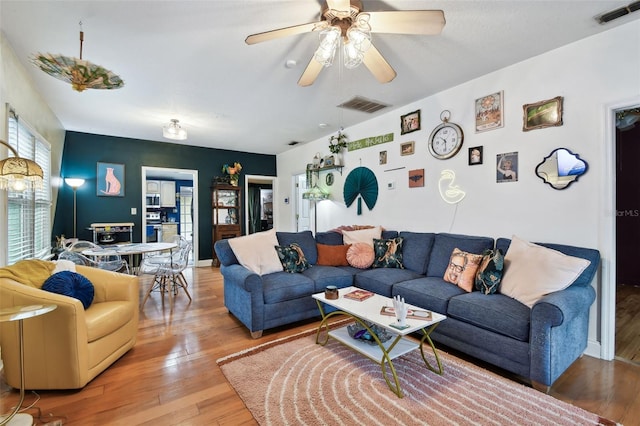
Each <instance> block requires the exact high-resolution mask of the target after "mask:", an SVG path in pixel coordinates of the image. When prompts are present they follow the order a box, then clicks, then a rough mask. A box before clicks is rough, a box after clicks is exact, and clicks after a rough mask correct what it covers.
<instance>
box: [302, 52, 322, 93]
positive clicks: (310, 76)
mask: <svg viewBox="0 0 640 426" xmlns="http://www.w3.org/2000/svg"><path fill="white" fill-rule="evenodd" d="M322 68H324V65H322V64H321V63H320V62H318V61H316V60H315V59H314V58H311V60H310V61H309V65H307V68H305V70H304V72H303V73H302V75H301V76H300V80H298V86H302V87H307V86H311V85H312V84H313V82H314V81H316V78H318V75H319V74H320V71H322Z"/></svg>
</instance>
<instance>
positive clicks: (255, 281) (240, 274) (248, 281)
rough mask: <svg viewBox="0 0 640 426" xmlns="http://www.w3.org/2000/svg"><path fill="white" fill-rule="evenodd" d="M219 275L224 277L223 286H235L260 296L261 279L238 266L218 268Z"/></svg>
mask: <svg viewBox="0 0 640 426" xmlns="http://www.w3.org/2000/svg"><path fill="white" fill-rule="evenodd" d="M220 273H221V274H222V276H223V277H224V281H225V284H228V285H229V284H230V285H235V286H237V287H240V288H241V289H243V290H244V291H248V292H249V293H260V294H262V278H261V277H260V275H258V274H256V273H255V272H252V271H250V270H248V269H247V268H245V267H244V266H242V265H239V264H233V265H228V266H225V265H224V264H223V265H221V266H220Z"/></svg>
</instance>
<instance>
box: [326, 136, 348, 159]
mask: <svg viewBox="0 0 640 426" xmlns="http://www.w3.org/2000/svg"><path fill="white" fill-rule="evenodd" d="M347 138H348V136H347V135H346V134H344V133H342V129H340V130H339V131H338V134H337V135H333V136H331V137H330V138H329V151H331V153H332V154H335V156H336V157H335V161H334V164H335V165H336V166H342V165H343V164H344V163H343V159H342V150H343V149H344V148H346V147H347Z"/></svg>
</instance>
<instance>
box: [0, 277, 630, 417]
mask: <svg viewBox="0 0 640 426" xmlns="http://www.w3.org/2000/svg"><path fill="white" fill-rule="evenodd" d="M187 280H188V281H189V283H193V284H191V285H190V287H189V291H190V292H191V295H192V297H193V302H192V303H191V304H188V303H187V301H188V299H187V298H186V297H185V295H184V294H179V295H178V297H177V299H176V304H175V306H174V309H173V312H170V310H169V306H168V302H167V303H166V304H165V305H164V307H163V305H162V303H161V302H160V300H161V298H160V295H159V294H157V293H153V294H152V296H151V297H150V299H149V300H148V301H147V304H146V306H145V307H144V310H143V311H142V312H141V317H140V326H139V333H138V342H137V344H136V346H135V348H133V349H132V350H131V351H129V352H128V353H127V354H126V355H125V356H123V357H122V358H121V359H120V360H118V361H117V362H116V363H115V364H113V365H112V366H111V367H109V368H108V369H107V370H106V371H105V372H103V373H102V374H101V375H99V376H98V377H97V378H95V379H94V380H93V381H92V382H90V383H89V384H88V385H87V386H86V387H85V388H83V389H81V390H77V391H42V392H38V393H39V394H40V397H41V399H40V400H39V401H37V402H36V403H35V405H36V406H37V407H39V408H40V409H41V411H42V419H43V421H39V422H37V423H36V424H38V425H40V424H43V423H44V422H46V421H51V420H53V419H56V418H59V417H61V418H63V419H64V424H65V425H83V426H91V425H127V426H129V425H154V426H156V425H255V424H256V423H255V421H254V420H253V417H252V416H251V414H250V413H249V412H248V410H247V409H246V408H245V406H244V404H243V402H242V400H241V399H240V398H239V397H238V396H237V395H236V393H235V391H234V390H233V388H232V387H231V386H230V385H229V384H228V383H227V381H226V379H225V377H224V376H223V375H222V373H221V371H220V369H219V368H218V366H217V364H216V360H217V359H218V358H221V357H223V356H225V355H229V354H232V353H235V352H237V351H240V350H242V349H245V348H249V347H252V346H255V345H257V344H260V343H263V342H266V341H269V340H273V339H276V338H279V337H283V336H286V335H290V334H292V333H294V332H297V331H301V330H306V329H309V328H311V327H314V326H315V325H316V324H317V321H307V322H304V323H299V324H296V325H295V326H288V327H282V328H279V329H276V330H269V331H266V332H265V335H264V336H263V337H262V338H261V339H258V340H253V339H251V337H250V336H249V332H248V330H247V329H246V328H245V327H244V326H243V325H241V324H240V322H239V321H237V320H236V319H235V318H234V317H233V316H232V315H230V314H229V313H228V312H227V310H226V309H225V307H224V303H223V295H222V277H221V275H220V273H219V271H218V269H216V268H208V267H206V268H195V269H193V271H190V272H189V273H187ZM148 283H149V280H148V279H147V278H145V279H143V280H141V290H140V291H141V299H140V300H142V295H143V294H144V293H143V291H144V290H145V289H146V288H147V285H148ZM445 374H446V366H445ZM247 380H251V377H247ZM550 394H551V395H553V396H554V397H556V398H558V399H561V400H564V401H567V402H570V403H572V404H574V405H577V406H579V407H582V408H585V409H587V410H589V411H591V412H594V413H597V414H599V415H601V416H602V417H605V418H608V419H610V420H614V421H617V422H621V423H623V424H624V425H625V426H633V425H640V399H639V396H638V395H639V394H640V366H638V365H634V364H632V363H627V362H622V361H613V362H606V361H601V360H598V359H595V358H591V357H588V356H584V357H582V358H581V359H580V360H578V361H577V362H576V363H574V364H573V365H572V366H571V367H570V368H569V370H568V371H567V372H566V373H565V374H564V375H563V376H562V377H561V378H560V379H559V380H558V381H557V382H556V383H555V384H554V386H553V387H552V389H551V392H550ZM1 395H2V398H1V401H0V408H1V409H2V412H6V411H8V410H9V408H10V407H12V406H13V404H15V403H16V402H17V400H18V392H17V391H13V390H10V389H8V388H7V386H6V385H5V384H4V383H3V384H2V394H1ZM35 398H36V396H35V395H34V394H33V393H29V394H28V395H27V397H26V400H25V405H28V404H31V403H32V402H34V400H35ZM28 412H29V413H31V414H32V415H34V416H35V415H37V412H36V411H35V410H34V409H30V410H28Z"/></svg>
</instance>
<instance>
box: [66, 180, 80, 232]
mask: <svg viewBox="0 0 640 426" xmlns="http://www.w3.org/2000/svg"><path fill="white" fill-rule="evenodd" d="M64 182H65V183H66V184H67V185H69V186H70V187H71V188H73V238H76V191H77V190H78V188H80V187H81V186H82V184H83V183H84V179H76V178H65V179H64Z"/></svg>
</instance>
